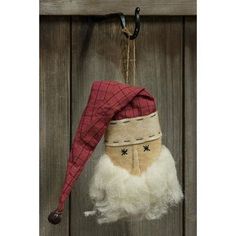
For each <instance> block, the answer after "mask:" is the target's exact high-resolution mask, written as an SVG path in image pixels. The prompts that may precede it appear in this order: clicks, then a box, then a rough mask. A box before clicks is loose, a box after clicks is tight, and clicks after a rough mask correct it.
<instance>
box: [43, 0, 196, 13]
mask: <svg viewBox="0 0 236 236" xmlns="http://www.w3.org/2000/svg"><path fill="white" fill-rule="evenodd" d="M135 7H140V8H141V14H142V15H196V0H142V1H137V0H119V1H112V0H40V14H41V15H104V14H109V13H112V12H123V13H124V14H126V15H133V14H134V9H135Z"/></svg>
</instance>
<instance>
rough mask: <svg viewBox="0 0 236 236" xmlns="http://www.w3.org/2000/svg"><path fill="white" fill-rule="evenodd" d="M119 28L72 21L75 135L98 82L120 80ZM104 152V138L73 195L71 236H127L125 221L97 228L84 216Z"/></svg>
mask: <svg viewBox="0 0 236 236" xmlns="http://www.w3.org/2000/svg"><path fill="white" fill-rule="evenodd" d="M121 36H123V35H122V34H121V32H120V26H119V25H118V24H117V22H116V23H114V22H109V21H106V22H99V23H96V22H94V21H93V20H92V19H91V18H89V17H73V21H72V133H73V134H74V133H75V129H76V126H77V125H78V120H79V119H80V117H81V114H82V111H83V110H84V107H85V105H86V103H87V99H88V96H89V93H90V87H91V84H92V82H93V81H95V80H108V79H109V80H113V79H114V80H120V79H121V78H122V75H121V70H120V67H121V61H120V58H121V56H120V55H121V51H120V37H121ZM102 151H103V139H102V140H101V142H100V143H99V145H98V146H97V148H96V150H95V152H94V153H93V155H92V157H91V158H90V160H89V161H88V162H87V164H86V166H85V169H84V170H83V172H82V174H81V176H80V177H79V180H78V181H77V182H76V185H75V187H74V188H73V191H72V194H71V236H75V235H76V236H77V235H82V236H88V235H94V236H95V235H104V236H105V235H107V236H108V235H111V236H113V235H124V236H125V235H128V228H127V224H126V223H125V222H122V221H120V222H118V223H114V224H109V225H102V226H100V225H98V224H97V223H96V221H95V218H93V217H89V218H86V217H85V216H84V214H83V212H84V211H86V210H91V209H92V207H93V205H92V202H91V201H90V198H89V194H88V190H89V181H90V179H91V177H92V175H93V173H94V166H95V164H96V163H97V161H98V158H99V156H100V155H101V153H102Z"/></svg>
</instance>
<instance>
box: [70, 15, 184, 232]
mask: <svg viewBox="0 0 236 236" xmlns="http://www.w3.org/2000/svg"><path fill="white" fill-rule="evenodd" d="M142 22H143V23H142V30H141V32H140V35H139V38H138V40H137V73H136V76H137V78H136V79H137V85H141V86H145V87H147V88H148V89H149V90H150V91H151V93H152V94H154V95H155V96H156V98H157V100H158V110H159V111H160V119H161V125H162V129H163V133H164V143H165V144H166V145H167V147H169V148H170V150H171V151H172V153H173V155H174V158H175V160H176V165H177V170H178V175H179V179H180V182H181V183H182V108H183V98H182V77H183V76H182V61H183V60H182V51H183V50H182V43H183V42H182V40H183V39H182V35H183V34H182V30H183V27H182V17H177V18H168V17H164V18H163V17H162V18H158V17H151V18H146V17H145V18H143V20H142ZM123 43H124V36H123V35H122V33H121V32H120V26H119V23H117V22H116V21H115V22H113V21H110V22H108V21H106V22H99V23H96V22H94V21H93V20H92V18H87V17H73V21H72V133H73V134H74V132H75V129H76V126H77V124H78V120H79V118H80V116H81V113H82V111H83V109H84V107H85V104H86V102H87V99H88V96H89V92H90V86H91V84H92V82H93V81H94V80H119V81H122V80H123V77H122V76H123V75H122V68H123V60H122V57H123V55H124V52H123V50H124V47H123ZM102 142H103V141H101V142H100V144H99V145H98V147H97V148H96V151H95V153H94V154H93V156H92V157H91V158H90V160H89V161H88V162H87V164H86V167H85V169H84V170H83V172H82V175H81V176H80V178H79V180H78V181H77V182H76V186H75V187H74V188H73V192H72V195H71V224H70V227H71V235H72V236H75V235H83V236H89V235H94V236H100V235H108V236H109V235H112V236H113V235H122V236H123V235H129V236H130V235H132V236H144V235H145V236H146V235H149V236H152V235H162V236H173V235H175V236H180V235H183V215H182V213H183V209H182V205H181V204H180V205H179V206H178V207H176V208H172V209H171V210H170V212H169V214H168V215H166V216H164V217H163V218H162V219H161V220H160V221H143V222H133V221H131V222H126V221H119V222H117V223H113V224H109V225H102V226H100V225H97V223H96V221H95V219H94V218H85V217H84V215H83V211H85V210H90V209H91V208H92V203H91V201H90V199H89V195H88V184H89V181H90V179H91V177H92V175H93V173H94V166H95V164H96V163H97V161H98V158H99V156H100V154H101V153H102V149H103V144H102Z"/></svg>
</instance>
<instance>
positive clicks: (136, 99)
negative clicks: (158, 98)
mask: <svg viewBox="0 0 236 236" xmlns="http://www.w3.org/2000/svg"><path fill="white" fill-rule="evenodd" d="M154 112H156V104H155V99H154V97H153V96H151V95H150V94H149V93H148V92H147V91H146V90H145V89H144V88H141V87H134V86H130V85H127V84H123V83H119V82H115V81H95V82H94V83H93V84H92V88H91V93H90V96H89V99H88V103H87V106H86V108H85V110H84V112H83V114H82V117H81V120H80V122H79V126H78V128H77V131H76V134H75V137H74V140H73V143H72V148H71V151H70V154H69V159H68V164H67V171H66V177H65V181H64V185H63V188H62V191H61V195H60V199H59V203H58V206H57V208H56V210H54V211H53V212H51V213H50V214H49V216H48V220H49V222H51V223H53V224H57V223H59V222H60V220H61V214H62V212H63V209H64V204H65V201H66V199H67V198H68V196H69V194H70V192H71V190H72V187H73V185H74V183H75V181H76V179H77V178H78V177H79V175H80V173H81V172H82V170H83V168H84V166H85V163H86V161H87V160H88V159H89V157H90V156H91V154H92V152H93V151H94V149H95V147H96V145H97V144H98V143H99V141H100V140H101V138H102V136H103V135H104V133H105V131H106V128H107V127H108V125H109V122H110V121H111V120H121V119H125V118H134V117H140V116H146V115H149V114H152V113H154Z"/></svg>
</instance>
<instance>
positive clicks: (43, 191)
mask: <svg viewBox="0 0 236 236" xmlns="http://www.w3.org/2000/svg"><path fill="white" fill-rule="evenodd" d="M69 74H70V25H69V19H68V18H65V17H41V24H40V95H41V96H40V235H41V236H49V235H51V236H55V235H57V236H60V235H61V236H67V235H69V221H68V204H67V205H66V208H65V213H64V215H63V221H62V222H61V224H60V225H57V226H54V225H51V224H50V223H49V222H48V220H47V216H48V214H49V212H50V211H51V210H53V209H55V208H56V204H57V201H58V198H59V193H60V190H61V187H62V183H63V180H64V174H65V170H66V162H67V155H68V150H69V140H70V139H69V138H70V124H69V120H70V119H69V115H70V112H69V108H70V104H69V96H70V94H69V79H70V78H69Z"/></svg>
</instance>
